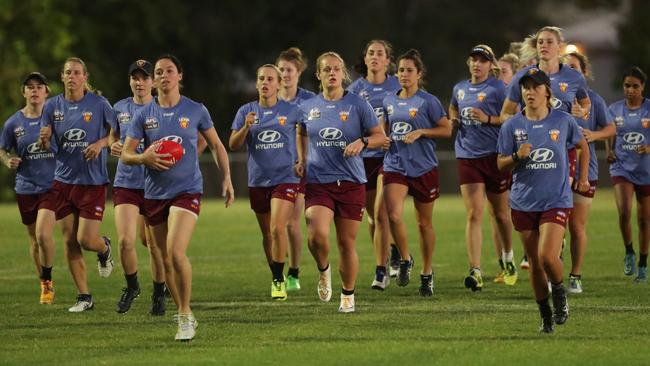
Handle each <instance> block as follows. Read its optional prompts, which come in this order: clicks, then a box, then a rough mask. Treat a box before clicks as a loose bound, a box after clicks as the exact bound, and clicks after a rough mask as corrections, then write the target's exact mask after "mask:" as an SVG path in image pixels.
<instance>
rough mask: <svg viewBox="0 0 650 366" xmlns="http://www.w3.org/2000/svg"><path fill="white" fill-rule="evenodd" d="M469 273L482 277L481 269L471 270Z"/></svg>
mask: <svg viewBox="0 0 650 366" xmlns="http://www.w3.org/2000/svg"><path fill="white" fill-rule="evenodd" d="M469 273H470V274H472V273H473V274H475V275H477V276H480V275H481V269H480V268H470V269H469Z"/></svg>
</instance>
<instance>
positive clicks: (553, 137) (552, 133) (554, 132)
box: [548, 130, 560, 141]
mask: <svg viewBox="0 0 650 366" xmlns="http://www.w3.org/2000/svg"><path fill="white" fill-rule="evenodd" d="M548 134H549V135H550V136H551V140H553V141H557V140H558V139H559V138H560V130H550V131H548Z"/></svg>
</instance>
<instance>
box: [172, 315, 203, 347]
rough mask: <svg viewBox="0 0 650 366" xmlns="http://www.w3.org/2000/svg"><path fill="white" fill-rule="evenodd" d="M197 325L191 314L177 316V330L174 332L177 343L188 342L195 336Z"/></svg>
mask: <svg viewBox="0 0 650 366" xmlns="http://www.w3.org/2000/svg"><path fill="white" fill-rule="evenodd" d="M197 325H198V323H197V322H196V319H195V318H194V315H192V314H178V330H177V331H176V337H174V339H175V340H177V341H190V340H192V339H194V336H195V335H196V326H197Z"/></svg>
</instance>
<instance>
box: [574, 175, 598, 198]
mask: <svg viewBox="0 0 650 366" xmlns="http://www.w3.org/2000/svg"><path fill="white" fill-rule="evenodd" d="M597 185H598V180H590V181H589V190H588V191H587V192H584V193H583V192H579V191H578V181H577V180H575V179H574V180H573V185H571V190H572V191H573V193H575V194H578V195H581V196H582V197H587V198H594V196H595V195H596V186H597Z"/></svg>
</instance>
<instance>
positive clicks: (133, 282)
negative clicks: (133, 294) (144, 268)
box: [124, 271, 140, 290]
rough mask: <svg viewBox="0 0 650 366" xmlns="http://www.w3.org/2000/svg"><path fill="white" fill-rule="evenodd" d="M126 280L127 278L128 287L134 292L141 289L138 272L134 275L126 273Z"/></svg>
mask: <svg viewBox="0 0 650 366" xmlns="http://www.w3.org/2000/svg"><path fill="white" fill-rule="evenodd" d="M124 278H126V287H128V288H130V289H132V290H137V289H139V288H140V284H139V283H138V271H135V272H133V273H132V274H126V273H125V274H124Z"/></svg>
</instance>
